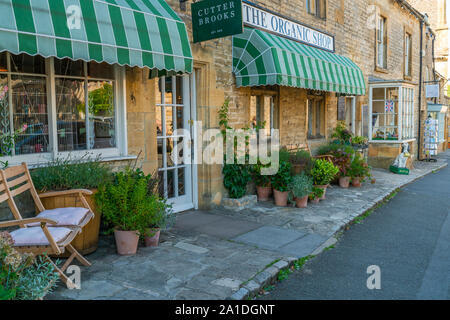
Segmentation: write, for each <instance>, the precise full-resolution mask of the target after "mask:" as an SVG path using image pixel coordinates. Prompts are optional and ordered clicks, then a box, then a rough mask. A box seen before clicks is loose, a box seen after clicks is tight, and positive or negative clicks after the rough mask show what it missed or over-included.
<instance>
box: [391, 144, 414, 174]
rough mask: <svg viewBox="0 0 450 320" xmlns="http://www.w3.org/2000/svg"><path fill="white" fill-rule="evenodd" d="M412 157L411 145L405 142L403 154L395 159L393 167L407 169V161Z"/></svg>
mask: <svg viewBox="0 0 450 320" xmlns="http://www.w3.org/2000/svg"><path fill="white" fill-rule="evenodd" d="M410 156H411V155H410V153H409V143H408V142H404V143H403V144H402V153H400V154H399V155H398V156H397V158H395V161H394V163H393V164H392V165H393V166H394V167H397V168H406V161H407V160H408V158H409V157H410Z"/></svg>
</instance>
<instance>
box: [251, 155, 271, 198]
mask: <svg viewBox="0 0 450 320" xmlns="http://www.w3.org/2000/svg"><path fill="white" fill-rule="evenodd" d="M269 167H270V163H269V164H267V165H263V164H261V162H260V161H259V160H258V163H257V164H255V165H253V166H252V167H251V173H252V177H253V180H254V181H255V185H256V194H257V195H258V201H267V200H269V196H270V194H271V192H272V186H271V182H270V180H271V176H270V175H265V174H262V172H261V169H262V168H269Z"/></svg>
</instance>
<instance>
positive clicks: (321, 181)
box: [311, 159, 339, 200]
mask: <svg viewBox="0 0 450 320" xmlns="http://www.w3.org/2000/svg"><path fill="white" fill-rule="evenodd" d="M338 172H339V169H338V167H336V166H335V165H334V164H332V163H331V162H329V161H327V160H322V159H317V160H316V161H314V167H313V168H312V170H311V176H312V178H313V183H314V186H316V187H318V188H321V189H323V191H324V192H323V195H322V197H321V199H320V200H324V199H325V192H326V190H327V187H328V185H329V184H330V182H331V181H332V180H333V179H334V178H335V176H336V175H337V174H338Z"/></svg>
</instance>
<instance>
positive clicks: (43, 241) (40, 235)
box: [10, 227, 72, 247]
mask: <svg viewBox="0 0 450 320" xmlns="http://www.w3.org/2000/svg"><path fill="white" fill-rule="evenodd" d="M48 231H49V232H50V234H51V235H52V237H53V239H54V240H55V242H56V243H58V242H60V241H62V240H64V239H65V238H66V237H67V236H68V235H69V234H70V233H71V232H72V230H70V229H69V228H64V227H61V228H52V227H49V228H48ZM10 234H11V237H12V238H13V240H14V246H16V247H21V246H48V245H50V243H49V242H48V239H47V237H46V236H45V233H44V231H43V230H42V228H41V227H31V228H20V229H17V230H14V231H12V232H10Z"/></svg>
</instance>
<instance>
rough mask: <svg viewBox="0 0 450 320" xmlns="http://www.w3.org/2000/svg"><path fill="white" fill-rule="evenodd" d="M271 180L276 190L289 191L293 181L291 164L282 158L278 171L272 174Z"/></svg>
mask: <svg viewBox="0 0 450 320" xmlns="http://www.w3.org/2000/svg"><path fill="white" fill-rule="evenodd" d="M271 182H272V187H273V188H274V189H275V190H278V191H281V192H285V191H289V187H290V184H291V183H292V175H291V164H290V163H289V162H287V161H282V160H281V159H280V165H279V168H278V172H277V173H276V174H275V175H273V176H272V179H271Z"/></svg>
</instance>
